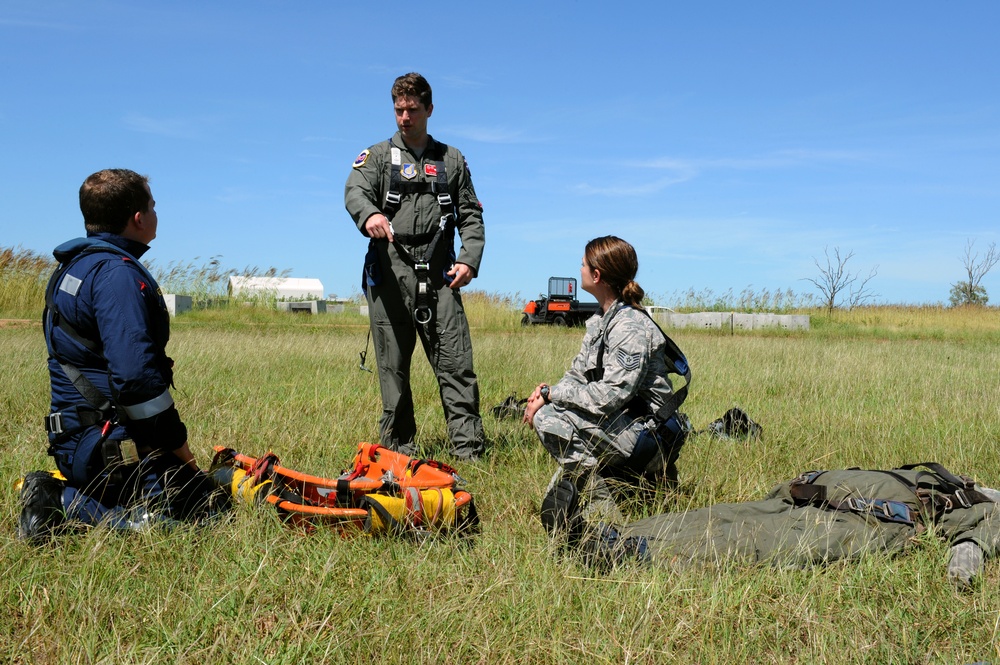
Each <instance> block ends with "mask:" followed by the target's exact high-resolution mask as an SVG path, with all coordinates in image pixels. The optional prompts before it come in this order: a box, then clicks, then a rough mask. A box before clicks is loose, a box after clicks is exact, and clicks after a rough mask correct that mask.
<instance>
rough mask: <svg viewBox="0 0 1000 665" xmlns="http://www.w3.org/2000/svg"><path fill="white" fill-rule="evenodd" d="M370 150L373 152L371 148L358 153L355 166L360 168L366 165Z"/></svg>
mask: <svg viewBox="0 0 1000 665" xmlns="http://www.w3.org/2000/svg"><path fill="white" fill-rule="evenodd" d="M370 152H371V151H370V150H365V151H364V152H362V153H361V154H360V155H358V158H357V159H355V160H354V168H356V169H359V168H361V167H362V166H364V165H365V162H367V161H368V155H369V154H370Z"/></svg>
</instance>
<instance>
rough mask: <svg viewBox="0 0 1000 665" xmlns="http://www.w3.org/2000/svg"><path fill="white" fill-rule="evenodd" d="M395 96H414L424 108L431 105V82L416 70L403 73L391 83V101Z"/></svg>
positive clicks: (394, 99)
mask: <svg viewBox="0 0 1000 665" xmlns="http://www.w3.org/2000/svg"><path fill="white" fill-rule="evenodd" d="M397 97H416V98H417V99H419V100H420V103H421V104H423V105H424V108H425V109H429V108H430V107H431V84H430V83H428V82H427V79H425V78H424V77H423V76H421V75H420V74H418V73H416V72H410V73H409V74H403V75H402V76H400V77H399V78H397V79H396V81H395V82H394V83H393V84H392V101H393V103H395V101H396V98H397Z"/></svg>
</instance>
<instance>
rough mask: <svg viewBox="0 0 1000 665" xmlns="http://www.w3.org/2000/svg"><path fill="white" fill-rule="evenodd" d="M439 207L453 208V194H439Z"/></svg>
mask: <svg viewBox="0 0 1000 665" xmlns="http://www.w3.org/2000/svg"><path fill="white" fill-rule="evenodd" d="M438 205H439V206H441V207H442V208H450V207H451V193H450V192H441V193H440V194H438Z"/></svg>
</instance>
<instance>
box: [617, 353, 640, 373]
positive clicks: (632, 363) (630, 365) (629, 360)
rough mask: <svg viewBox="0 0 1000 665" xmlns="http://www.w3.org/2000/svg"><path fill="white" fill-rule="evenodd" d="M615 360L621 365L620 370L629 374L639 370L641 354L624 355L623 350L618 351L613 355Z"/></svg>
mask: <svg viewBox="0 0 1000 665" xmlns="http://www.w3.org/2000/svg"><path fill="white" fill-rule="evenodd" d="M615 360H617V361H618V364H619V365H621V367H622V369H626V370H628V371H630V372H634V371H635V370H637V369H639V362H640V361H641V360H642V354H641V353H625V351H624V350H622V349H618V352H617V353H616V354H615Z"/></svg>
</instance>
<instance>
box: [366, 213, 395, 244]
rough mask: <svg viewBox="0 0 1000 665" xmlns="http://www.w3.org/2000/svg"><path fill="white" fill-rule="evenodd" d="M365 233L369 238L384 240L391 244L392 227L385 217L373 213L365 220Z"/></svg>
mask: <svg viewBox="0 0 1000 665" xmlns="http://www.w3.org/2000/svg"><path fill="white" fill-rule="evenodd" d="M365 233H366V234H368V237H369V238H385V239H386V240H388V241H389V242H393V237H392V226H391V225H390V224H389V220H388V219H387V218H386V216H385V215H382V214H379V213H375V214H374V215H372V216H371V217H369V218H368V219H367V220H365Z"/></svg>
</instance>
